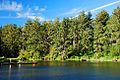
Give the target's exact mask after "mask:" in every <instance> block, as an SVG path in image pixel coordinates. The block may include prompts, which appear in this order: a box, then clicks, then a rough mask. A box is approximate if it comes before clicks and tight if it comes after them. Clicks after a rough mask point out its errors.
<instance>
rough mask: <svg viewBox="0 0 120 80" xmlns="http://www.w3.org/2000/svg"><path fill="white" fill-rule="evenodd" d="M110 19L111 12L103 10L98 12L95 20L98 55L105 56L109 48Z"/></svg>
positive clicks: (95, 42)
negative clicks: (108, 24) (107, 31)
mask: <svg viewBox="0 0 120 80" xmlns="http://www.w3.org/2000/svg"><path fill="white" fill-rule="evenodd" d="M108 19H109V14H108V13H107V12H106V11H104V10H103V11H101V12H100V13H98V14H97V16H96V19H95V22H94V52H95V53H96V55H98V57H101V56H103V55H104V54H103V53H105V50H106V49H107V45H108V43H107V42H108V39H107V36H106V23H107V21H108Z"/></svg>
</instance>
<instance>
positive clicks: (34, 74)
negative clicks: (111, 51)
mask: <svg viewBox="0 0 120 80" xmlns="http://www.w3.org/2000/svg"><path fill="white" fill-rule="evenodd" d="M106 79H108V80H120V63H119V62H102V63H90V62H75V61H66V62H58V61H55V62H39V63H38V64H19V65H1V66H0V80H106Z"/></svg>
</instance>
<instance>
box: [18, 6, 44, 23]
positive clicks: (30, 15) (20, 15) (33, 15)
mask: <svg viewBox="0 0 120 80" xmlns="http://www.w3.org/2000/svg"><path fill="white" fill-rule="evenodd" d="M16 14H17V18H29V19H33V20H34V19H35V18H36V17H37V18H38V19H40V21H44V20H45V19H44V18H43V17H42V16H40V15H38V14H37V13H33V12H32V11H31V9H30V8H29V9H28V10H27V11H26V12H17V13H16Z"/></svg>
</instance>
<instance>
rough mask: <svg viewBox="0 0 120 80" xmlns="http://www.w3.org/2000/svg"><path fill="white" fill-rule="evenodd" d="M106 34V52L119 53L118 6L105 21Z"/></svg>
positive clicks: (119, 12) (119, 17)
mask: <svg viewBox="0 0 120 80" xmlns="http://www.w3.org/2000/svg"><path fill="white" fill-rule="evenodd" d="M107 29H108V31H107V35H108V38H109V50H108V52H109V53H108V54H109V55H112V56H119V55H120V8H119V7H117V9H115V10H114V11H113V15H112V16H111V17H110V19H109V20H108V23H107Z"/></svg>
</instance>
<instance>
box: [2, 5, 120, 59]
mask: <svg viewBox="0 0 120 80" xmlns="http://www.w3.org/2000/svg"><path fill="white" fill-rule="evenodd" d="M91 16H92V14H91V13H90V12H88V14H85V12H84V11H83V12H81V13H80V15H79V16H78V17H74V18H64V19H63V20H59V18H56V19H55V20H54V21H44V22H42V23H39V20H38V19H37V18H36V20H33V21H32V20H28V21H27V22H26V23H25V25H24V26H23V27H17V25H12V24H10V25H5V26H3V27H0V36H1V38H0V44H1V45H0V56H1V57H2V56H5V57H18V58H19V59H25V60H36V59H39V60H42V59H44V60H51V61H52V60H95V59H100V60H104V59H105V60H107V58H108V59H110V60H113V59H112V58H114V59H118V58H120V8H119V7H117V8H116V9H115V10H114V11H113V14H112V15H111V16H109V14H108V13H107V12H106V11H104V10H103V11H101V12H100V13H98V14H97V15H96V18H95V19H92V18H91Z"/></svg>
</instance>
